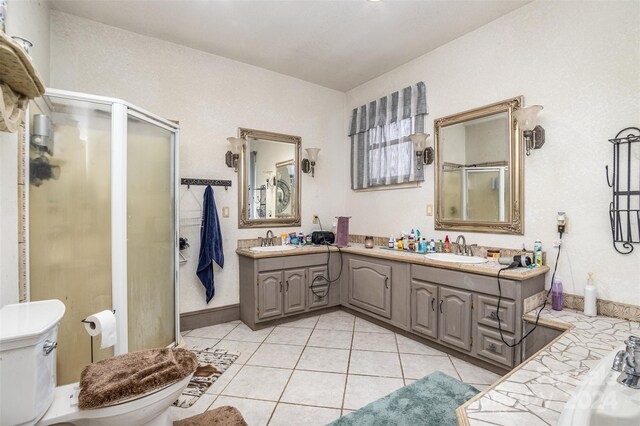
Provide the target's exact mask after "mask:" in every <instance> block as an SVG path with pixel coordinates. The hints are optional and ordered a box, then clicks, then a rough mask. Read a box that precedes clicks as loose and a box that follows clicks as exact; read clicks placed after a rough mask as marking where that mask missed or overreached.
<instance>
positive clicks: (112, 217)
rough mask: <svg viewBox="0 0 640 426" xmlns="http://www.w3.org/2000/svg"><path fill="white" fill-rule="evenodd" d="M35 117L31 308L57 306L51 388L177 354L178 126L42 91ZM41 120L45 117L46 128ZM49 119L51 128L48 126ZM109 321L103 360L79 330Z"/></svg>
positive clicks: (96, 99) (101, 102)
mask: <svg viewBox="0 0 640 426" xmlns="http://www.w3.org/2000/svg"><path fill="white" fill-rule="evenodd" d="M39 105H41V108H40V109H41V111H36V108H32V109H31V110H32V111H31V117H30V123H31V125H30V131H31V144H30V152H29V160H30V161H29V163H30V170H29V175H30V182H29V183H30V185H29V194H28V197H29V218H28V220H29V255H28V259H29V268H28V271H29V277H30V278H29V280H28V282H29V289H28V290H29V293H28V294H29V295H30V300H43V299H54V298H55V299H60V300H61V301H62V302H64V304H65V305H66V308H67V310H66V313H65V315H64V318H63V319H62V323H61V324H60V331H59V339H58V351H59V353H58V357H57V358H58V366H57V370H58V384H66V383H71V382H74V381H77V380H79V377H80V372H81V371H82V369H83V368H84V366H85V365H87V364H88V363H89V362H90V361H91V352H92V351H91V350H92V349H93V354H94V360H100V359H104V358H108V357H110V356H113V355H117V354H122V353H126V352H131V351H136V350H142V349H148V348H157V347H166V346H171V345H174V344H175V342H176V341H177V340H178V339H177V336H179V329H178V328H179V316H178V315H179V311H178V282H179V281H178V234H177V229H178V228H177V211H178V210H177V200H176V194H177V191H178V187H177V185H178V179H177V164H178V126H177V124H176V123H174V122H171V121H169V120H166V119H163V118H161V117H158V116H157V115H155V114H151V113H149V112H147V111H144V110H142V109H140V108H138V107H136V106H133V105H130V104H128V103H126V102H124V101H121V100H119V99H112V98H106V97H101V96H92V95H86V94H81V93H73V92H66V91H60V90H47V92H46V94H45V96H44V102H40V103H39ZM44 116H46V117H44ZM47 117H48V118H47ZM105 309H112V310H115V316H116V322H117V336H118V338H117V343H116V345H115V346H114V347H112V348H107V349H100V338H94V339H93V348H91V346H90V338H89V335H88V334H87V333H86V331H85V330H84V324H82V323H81V320H82V319H84V318H86V317H87V316H88V315H90V314H92V313H95V312H98V311H102V310H105Z"/></svg>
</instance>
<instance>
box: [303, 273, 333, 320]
mask: <svg viewBox="0 0 640 426" xmlns="http://www.w3.org/2000/svg"><path fill="white" fill-rule="evenodd" d="M327 277H328V275H327V268H326V266H313V267H311V268H309V274H308V275H307V281H309V282H308V289H309V290H308V292H307V294H308V296H309V300H308V303H307V306H309V309H315V308H322V307H324V306H327V305H328V304H329V288H330V286H329V281H327ZM312 285H313V290H312V289H311V286H312Z"/></svg>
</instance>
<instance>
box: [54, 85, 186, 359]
mask: <svg viewBox="0 0 640 426" xmlns="http://www.w3.org/2000/svg"><path fill="white" fill-rule="evenodd" d="M43 96H44V98H45V99H46V98H47V97H48V96H51V97H56V98H63V99H71V100H77V101H84V102H93V103H97V104H103V105H110V106H111V166H110V167H111V177H110V179H111V300H112V308H113V309H114V310H115V316H116V332H117V341H116V344H115V346H114V348H113V353H114V355H121V354H124V353H127V352H128V348H129V330H128V327H129V321H128V305H127V297H128V296H127V288H128V285H129V283H128V280H127V278H128V275H127V142H128V139H127V118H128V116H129V115H131V116H133V117H135V118H137V119H140V120H143V121H146V122H147V123H150V124H153V125H155V126H158V127H161V128H163V129H165V130H168V131H170V132H171V133H172V134H173V153H172V159H173V161H174V192H173V194H174V196H173V198H174V206H173V208H174V221H175V223H174V227H173V229H174V246H175V252H174V298H175V304H174V341H173V343H171V344H169V346H177V345H178V343H179V340H180V269H179V257H178V256H179V250H178V240H179V236H178V231H179V217H178V216H179V197H178V194H179V193H180V192H179V191H180V185H179V182H180V179H179V177H178V176H180V173H179V171H180V170H179V164H180V161H179V160H180V158H179V152H180V150H179V146H180V144H179V142H180V128H179V126H178V124H176V123H174V122H172V121H169V120H167V119H165V118H162V117H160V116H158V115H156V114H153V113H151V112H149V111H147V110H145V109H143V108H140V107H137V106H136V105H133V104H131V103H129V102H126V101H124V100H122V99H118V98H110V97H106V96H98V95H90V94H86V93H79V92H71V91H67V90H59V89H46V91H45V94H44V95H43Z"/></svg>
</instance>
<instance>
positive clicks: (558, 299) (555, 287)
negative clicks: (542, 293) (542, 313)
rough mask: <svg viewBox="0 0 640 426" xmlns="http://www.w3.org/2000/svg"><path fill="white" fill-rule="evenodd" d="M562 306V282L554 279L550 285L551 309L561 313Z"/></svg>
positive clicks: (556, 278)
mask: <svg viewBox="0 0 640 426" xmlns="http://www.w3.org/2000/svg"><path fill="white" fill-rule="evenodd" d="M563 304H564V296H563V295H562V281H560V278H558V277H555V278H554V279H553V282H552V283H551V309H553V310H554V311H561V310H562V306H563Z"/></svg>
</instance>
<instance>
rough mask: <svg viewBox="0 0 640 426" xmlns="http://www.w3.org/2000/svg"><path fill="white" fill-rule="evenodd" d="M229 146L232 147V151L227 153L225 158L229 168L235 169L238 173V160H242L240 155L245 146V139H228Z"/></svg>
mask: <svg viewBox="0 0 640 426" xmlns="http://www.w3.org/2000/svg"><path fill="white" fill-rule="evenodd" d="M227 140H228V141H229V144H230V145H231V150H230V151H227V153H226V154H225V157H224V161H225V163H227V167H233V170H234V171H235V172H238V158H240V153H241V152H242V147H243V146H244V139H242V138H227Z"/></svg>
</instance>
